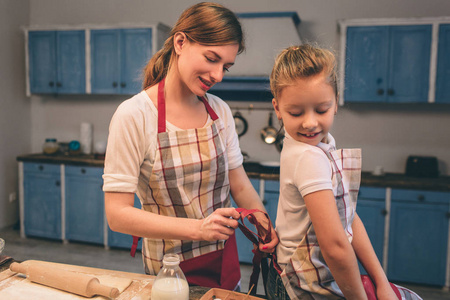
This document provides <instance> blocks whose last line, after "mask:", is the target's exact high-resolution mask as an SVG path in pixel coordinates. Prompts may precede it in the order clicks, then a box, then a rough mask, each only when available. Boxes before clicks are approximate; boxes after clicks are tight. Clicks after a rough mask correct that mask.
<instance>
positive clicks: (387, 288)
mask: <svg viewBox="0 0 450 300" xmlns="http://www.w3.org/2000/svg"><path fill="white" fill-rule="evenodd" d="M376 289H377V299H379V300H398V298H397V295H396V294H395V292H394V290H393V289H392V287H391V285H390V284H389V283H388V284H386V285H383V286H380V287H378V286H377V287H376Z"/></svg>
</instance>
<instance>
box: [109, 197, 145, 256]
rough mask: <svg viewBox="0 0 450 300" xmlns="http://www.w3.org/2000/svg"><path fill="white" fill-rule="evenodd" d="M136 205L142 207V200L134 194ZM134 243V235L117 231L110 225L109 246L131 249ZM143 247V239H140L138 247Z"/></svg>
mask: <svg viewBox="0 0 450 300" xmlns="http://www.w3.org/2000/svg"><path fill="white" fill-rule="evenodd" d="M134 207H137V208H141V202H140V200H139V198H138V197H137V195H135V196H134ZM132 244H133V237H132V236H131V235H129V234H124V233H120V232H116V231H112V230H111V229H110V228H109V226H108V246H110V247H117V248H125V249H131V245H132ZM141 248H142V239H141V240H140V241H139V244H138V248H137V249H141Z"/></svg>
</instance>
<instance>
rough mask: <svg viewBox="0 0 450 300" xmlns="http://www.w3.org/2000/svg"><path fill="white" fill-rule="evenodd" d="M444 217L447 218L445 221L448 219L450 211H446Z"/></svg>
mask: <svg viewBox="0 0 450 300" xmlns="http://www.w3.org/2000/svg"><path fill="white" fill-rule="evenodd" d="M445 216H446V217H447V219H450V211H448V212H447V213H446V214H445Z"/></svg>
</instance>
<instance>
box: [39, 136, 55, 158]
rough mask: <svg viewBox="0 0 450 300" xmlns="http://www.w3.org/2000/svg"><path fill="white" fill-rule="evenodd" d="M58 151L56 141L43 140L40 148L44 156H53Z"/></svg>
mask: <svg viewBox="0 0 450 300" xmlns="http://www.w3.org/2000/svg"><path fill="white" fill-rule="evenodd" d="M58 150H59V145H58V143H57V142H56V139H45V143H44V145H43V146H42V151H44V154H49V155H51V154H55V153H56V152H58Z"/></svg>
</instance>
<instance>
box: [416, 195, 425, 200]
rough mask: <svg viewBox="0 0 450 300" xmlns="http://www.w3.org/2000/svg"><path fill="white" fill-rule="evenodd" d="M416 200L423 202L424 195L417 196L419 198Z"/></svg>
mask: <svg viewBox="0 0 450 300" xmlns="http://www.w3.org/2000/svg"><path fill="white" fill-rule="evenodd" d="M417 200H419V201H425V196H424V195H419V197H417Z"/></svg>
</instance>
